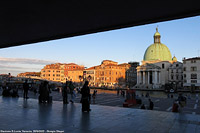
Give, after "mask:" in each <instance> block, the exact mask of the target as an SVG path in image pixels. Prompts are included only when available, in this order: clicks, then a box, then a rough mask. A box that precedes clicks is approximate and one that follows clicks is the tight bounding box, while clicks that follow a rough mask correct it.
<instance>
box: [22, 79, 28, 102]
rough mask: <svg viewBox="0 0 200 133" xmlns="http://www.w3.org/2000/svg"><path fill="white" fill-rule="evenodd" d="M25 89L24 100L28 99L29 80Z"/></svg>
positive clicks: (24, 86) (24, 85)
mask: <svg viewBox="0 0 200 133" xmlns="http://www.w3.org/2000/svg"><path fill="white" fill-rule="evenodd" d="M23 89H24V98H26V99H27V98H28V89H29V84H28V83H27V80H26V81H25V83H24V84H23Z"/></svg>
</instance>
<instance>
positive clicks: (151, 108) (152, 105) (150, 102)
mask: <svg viewBox="0 0 200 133" xmlns="http://www.w3.org/2000/svg"><path fill="white" fill-rule="evenodd" d="M153 107H154V104H153V102H152V101H151V99H149V109H150V110H153Z"/></svg>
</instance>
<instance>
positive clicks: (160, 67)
mask: <svg viewBox="0 0 200 133" xmlns="http://www.w3.org/2000/svg"><path fill="white" fill-rule="evenodd" d="M170 64H171V62H168V61H159V62H154V63H153V62H151V64H150V63H144V62H143V64H142V65H141V66H138V67H137V74H138V75H137V79H138V80H137V85H136V87H137V88H141V89H160V88H161V87H162V86H164V85H165V84H166V83H168V75H169V74H168V68H169V66H170Z"/></svg>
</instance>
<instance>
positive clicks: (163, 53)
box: [144, 43, 172, 61]
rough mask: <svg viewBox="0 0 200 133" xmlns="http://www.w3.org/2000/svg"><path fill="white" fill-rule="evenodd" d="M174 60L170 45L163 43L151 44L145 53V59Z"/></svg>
mask: <svg viewBox="0 0 200 133" xmlns="http://www.w3.org/2000/svg"><path fill="white" fill-rule="evenodd" d="M153 60H161V61H172V55H171V53H170V51H169V49H168V47H167V46H166V45H164V44H162V43H154V44H152V45H150V46H149V47H148V48H147V50H146V51H145V54H144V61H153Z"/></svg>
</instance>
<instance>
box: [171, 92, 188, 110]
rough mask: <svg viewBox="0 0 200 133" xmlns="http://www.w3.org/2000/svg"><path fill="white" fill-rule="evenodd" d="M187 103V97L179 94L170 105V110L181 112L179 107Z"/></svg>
mask: <svg viewBox="0 0 200 133" xmlns="http://www.w3.org/2000/svg"><path fill="white" fill-rule="evenodd" d="M186 103H187V98H186V97H185V96H183V95H182V94H179V96H178V99H177V100H175V101H174V103H173V106H172V112H176V113H177V112H181V108H183V107H184V106H185V105H186Z"/></svg>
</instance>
